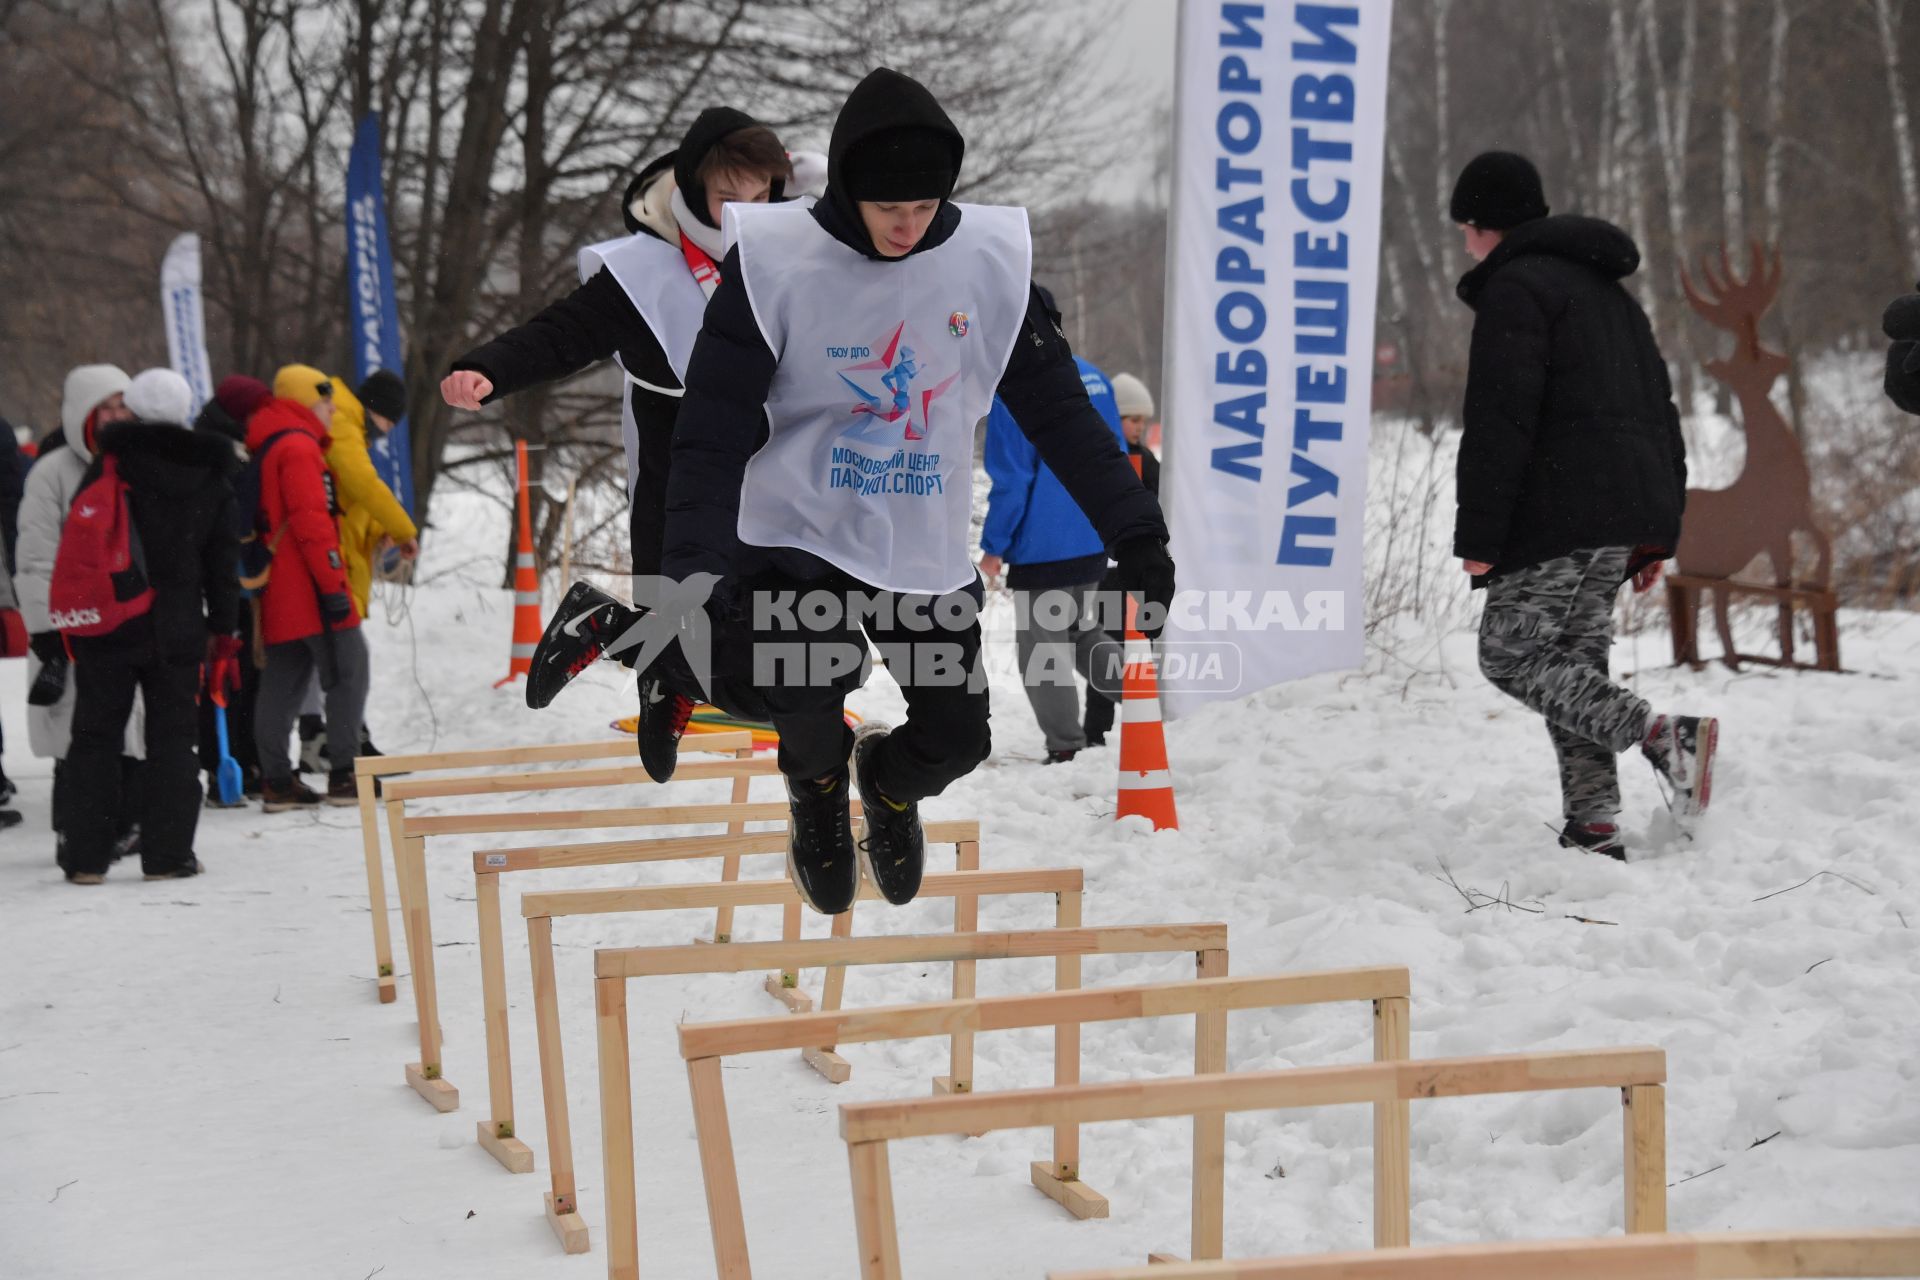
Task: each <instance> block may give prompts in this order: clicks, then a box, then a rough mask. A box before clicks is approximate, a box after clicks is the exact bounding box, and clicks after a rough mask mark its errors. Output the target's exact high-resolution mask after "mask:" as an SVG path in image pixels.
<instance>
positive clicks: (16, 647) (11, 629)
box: [0, 609, 27, 658]
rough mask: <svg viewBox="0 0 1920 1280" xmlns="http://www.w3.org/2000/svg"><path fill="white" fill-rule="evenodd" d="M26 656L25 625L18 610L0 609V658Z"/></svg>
mask: <svg viewBox="0 0 1920 1280" xmlns="http://www.w3.org/2000/svg"><path fill="white" fill-rule="evenodd" d="M26 656H27V624H26V623H25V622H24V621H22V620H21V618H20V611H19V610H18V609H0V658H24V657H26Z"/></svg>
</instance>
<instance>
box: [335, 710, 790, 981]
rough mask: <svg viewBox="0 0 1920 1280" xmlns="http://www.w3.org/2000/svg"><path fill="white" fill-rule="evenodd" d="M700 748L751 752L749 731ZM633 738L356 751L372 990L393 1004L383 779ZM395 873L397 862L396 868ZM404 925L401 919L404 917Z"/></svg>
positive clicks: (605, 749)
mask: <svg viewBox="0 0 1920 1280" xmlns="http://www.w3.org/2000/svg"><path fill="white" fill-rule="evenodd" d="M702 736H703V737H705V739H706V741H704V742H701V743H700V744H698V747H697V749H698V750H702V751H732V752H735V753H736V754H746V755H751V754H752V752H753V735H752V734H751V733H749V732H746V731H744V730H743V731H741V732H738V733H716V734H710V735H702ZM633 755H634V744H633V740H632V739H631V738H606V739H602V740H600V741H597V742H561V743H549V744H546V745H544V746H537V747H488V748H483V749H481V750H477V751H438V752H430V753H426V754H419V755H410V756H358V757H355V759H354V762H353V780H354V790H355V793H356V795H357V797H358V803H359V807H360V847H361V850H362V852H363V853H364V854H365V855H366V862H367V905H368V906H369V907H370V908H371V910H372V912H373V971H374V975H375V976H374V983H375V988H374V989H375V993H376V995H377V996H378V997H379V1000H380V1003H381V1004H392V1003H393V1001H394V998H395V997H396V995H397V994H398V991H397V988H396V985H395V980H394V970H393V940H392V937H391V935H390V933H389V931H388V928H387V883H386V874H385V872H384V870H383V869H382V868H381V865H380V819H379V816H378V815H379V812H380V806H379V797H380V794H381V791H382V790H383V787H382V784H381V779H382V778H387V777H391V776H392V775H393V774H396V773H409V774H411V773H430V772H438V771H444V770H454V769H505V768H511V767H513V766H515V765H526V764H555V763H564V762H566V761H572V760H613V759H627V760H630V759H632V758H633ZM395 873H396V879H397V876H398V868H397V867H396V868H395ZM403 925H404V921H403Z"/></svg>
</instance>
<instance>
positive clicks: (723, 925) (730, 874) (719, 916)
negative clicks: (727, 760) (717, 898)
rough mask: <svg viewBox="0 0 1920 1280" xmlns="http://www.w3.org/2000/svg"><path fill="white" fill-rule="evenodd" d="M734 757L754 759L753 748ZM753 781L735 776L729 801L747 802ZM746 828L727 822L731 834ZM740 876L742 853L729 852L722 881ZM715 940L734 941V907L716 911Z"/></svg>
mask: <svg viewBox="0 0 1920 1280" xmlns="http://www.w3.org/2000/svg"><path fill="white" fill-rule="evenodd" d="M733 758H734V759H736V760H751V759H753V748H752V747H742V748H740V750H738V751H736V752H734V753H733ZM752 781H753V779H752V778H751V777H749V776H748V775H746V774H741V775H740V776H739V777H737V778H735V779H734V780H733V794H732V795H731V796H729V797H727V798H728V801H729V802H730V803H732V804H745V803H746V802H747V790H748V785H749V784H750V783H751V782H752ZM746 829H747V824H746V823H744V822H729V823H728V824H727V834H728V835H730V836H737V835H741V834H743V833H744V832H745V831H746ZM739 878H740V855H739V854H729V855H727V856H726V857H724V858H722V859H720V880H721V883H723V884H732V883H733V882H734V881H736V880H738V879H739ZM713 940H714V941H715V942H716V943H726V942H732V941H733V908H732V907H730V906H728V907H721V908H719V909H718V910H717V911H716V912H715V913H714V917H713Z"/></svg>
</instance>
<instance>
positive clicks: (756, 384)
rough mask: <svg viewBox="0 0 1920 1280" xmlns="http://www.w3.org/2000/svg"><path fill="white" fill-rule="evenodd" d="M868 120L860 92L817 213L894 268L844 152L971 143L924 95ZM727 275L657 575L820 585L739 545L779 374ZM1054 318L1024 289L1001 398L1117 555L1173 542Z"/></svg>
mask: <svg viewBox="0 0 1920 1280" xmlns="http://www.w3.org/2000/svg"><path fill="white" fill-rule="evenodd" d="M914 87H915V88H918V86H914ZM922 92H924V91H922ZM866 107H867V104H865V103H863V102H862V101H861V94H860V92H859V91H857V90H856V92H855V93H854V95H853V96H851V97H849V98H848V100H847V103H846V105H845V106H844V107H843V108H842V109H841V113H840V118H839V119H838V120H837V121H836V122H835V124H834V129H833V138H832V142H831V144H830V145H829V148H828V153H827V192H826V195H825V196H823V197H822V198H821V200H820V202H819V203H818V204H816V205H814V207H813V217H814V220H815V221H816V222H818V223H819V224H820V227H821V229H822V230H824V231H825V232H826V233H827V234H828V235H830V236H832V237H833V238H834V239H836V240H838V241H840V242H841V243H842V244H844V245H846V246H847V247H848V248H851V249H853V250H855V251H856V252H859V253H861V254H864V255H866V256H867V257H869V258H873V259H876V260H878V261H883V262H884V261H893V259H888V258H886V257H885V256H884V255H882V254H880V253H878V252H876V251H875V250H874V248H873V243H872V241H871V239H870V238H869V237H868V235H867V231H866V225H865V224H864V223H863V222H862V221H861V220H860V216H859V213H858V211H857V209H856V208H855V206H854V205H853V203H852V202H851V201H850V200H848V199H847V198H846V196H845V194H844V192H845V190H846V184H845V182H844V180H843V175H842V172H841V165H842V162H843V160H844V159H845V156H846V153H847V150H848V149H849V148H850V147H851V146H852V145H853V144H854V143H856V142H858V141H859V140H860V139H861V138H863V137H865V136H867V135H868V134H871V133H873V132H877V131H879V130H882V129H887V128H892V127H896V126H899V125H907V124H912V125H920V126H923V127H927V128H935V129H941V130H943V131H946V132H947V133H948V134H949V135H950V137H951V138H952V140H953V144H954V154H955V157H956V160H957V158H958V156H959V154H960V152H961V150H962V146H963V144H962V141H961V138H960V136H959V133H958V131H957V130H955V129H954V128H953V125H952V122H951V121H949V120H948V119H947V117H946V114H945V113H944V112H943V111H941V110H940V108H939V105H938V104H937V103H935V102H933V100H932V98H931V96H930V95H929V96H926V98H925V100H924V102H922V103H916V102H914V101H912V100H910V99H909V100H906V101H901V100H899V99H898V98H897V97H896V98H895V100H894V101H893V102H891V103H884V102H883V103H880V104H877V107H878V109H875V110H867V109H866ZM960 217H961V214H960V210H959V209H957V208H955V207H954V206H953V205H952V204H951V203H945V202H943V203H942V204H941V206H940V209H939V211H938V212H937V213H936V214H935V215H934V220H933V223H932V225H930V226H929V227H928V229H927V233H926V235H925V236H923V237H922V238H921V240H920V242H919V244H917V245H915V246H914V248H913V250H912V253H924V252H926V251H927V250H929V249H933V248H936V247H938V246H940V245H942V244H945V243H946V242H947V241H948V240H950V239H952V238H953V233H954V231H955V230H956V229H957V228H958V227H959V225H960ZM908 256H909V257H910V256H912V254H909V255H908ZM902 260H904V259H902ZM720 275H721V282H720V287H719V289H718V290H716V291H715V292H714V295H713V298H712V300H711V301H709V302H708V303H707V313H706V318H705V320H704V321H703V322H702V324H701V326H700V337H699V339H698V341H696V342H695V344H694V349H693V358H692V360H691V361H690V362H689V363H688V366H687V393H686V398H685V399H684V400H683V401H682V402H681V406H680V419H679V422H678V424H677V425H676V426H675V428H674V435H673V468H672V476H671V478H670V480H669V482H668V486H667V530H666V534H667V538H666V553H665V557H664V559H663V562H662V570H661V571H662V572H663V573H664V574H665V575H666V576H668V577H670V578H678V579H682V580H684V579H686V578H688V577H690V576H691V575H693V574H695V573H700V572H706V573H714V574H718V575H720V576H722V577H731V578H734V579H736V580H738V579H742V578H747V577H751V576H753V575H755V574H757V573H759V572H762V571H764V570H767V569H772V570H774V571H775V572H778V573H781V574H784V575H786V576H790V577H794V578H799V579H802V580H808V579H812V578H817V577H823V576H825V575H826V574H827V573H828V572H830V571H831V566H829V565H828V564H827V563H826V562H825V561H823V560H821V559H819V558H818V557H816V556H813V555H811V554H809V553H806V552H803V551H798V550H795V549H792V548H761V547H747V546H745V545H743V544H742V543H741V541H740V538H739V533H738V529H739V523H740V490H741V486H742V484H743V483H744V480H745V476H746V470H747V463H748V461H749V460H751V459H752V457H753V455H754V454H755V453H757V452H758V451H759V449H760V447H761V446H762V445H763V444H765V443H766V441H767V436H768V425H767V417H766V402H767V394H768V391H769V390H770V389H771V387H772V385H773V376H774V372H775V370H776V369H777V368H778V367H779V362H778V360H777V359H776V358H775V356H774V354H773V351H772V349H771V348H769V347H768V346H767V342H766V339H765V338H764V337H763V336H762V335H761V333H760V325H759V322H758V321H757V320H755V319H754V315H753V307H752V304H751V303H750V302H749V301H748V299H747V288H746V284H745V282H744V281H743V280H742V279H741V274H740V251H739V249H738V248H735V249H734V250H733V251H732V252H731V253H729V254H728V255H727V260H726V262H725V263H724V264H723V265H722V266H721V269H720ZM1049 310H1050V309H1049V307H1048V306H1047V304H1046V301H1045V300H1044V299H1043V298H1042V297H1041V296H1040V293H1039V291H1038V290H1037V289H1034V288H1031V287H1030V288H1029V290H1028V296H1027V314H1026V317H1025V319H1024V320H1023V321H1022V323H1021V328H1020V336H1019V337H1018V338H1016V339H1015V340H1014V344H1013V352H1012V355H1011V356H1010V357H1009V358H1008V361H1007V368H1006V371H1005V373H1003V374H1002V375H1001V379H1000V386H999V395H1000V399H1001V400H1002V401H1003V402H1004V403H1005V404H1006V406H1007V409H1008V410H1009V411H1010V412H1011V413H1012V415H1013V419H1014V421H1015V422H1017V423H1019V424H1020V429H1021V430H1022V431H1024V432H1026V434H1027V438H1028V439H1029V440H1031V441H1032V442H1033V444H1034V447H1035V448H1036V449H1037V450H1038V451H1039V453H1040V460H1041V461H1042V462H1045V463H1046V464H1047V466H1048V467H1050V468H1051V469H1052V471H1053V473H1054V475H1056V476H1058V477H1059V479H1060V482H1061V484H1063V485H1064V486H1066V490H1067V492H1068V493H1069V494H1070V495H1071V496H1072V497H1073V500H1074V502H1075V503H1076V504H1077V505H1078V506H1079V507H1080V509H1081V510H1082V511H1083V512H1085V513H1086V516H1087V519H1088V521H1089V522H1091V523H1092V525H1093V527H1094V530H1095V531H1096V532H1097V533H1099V535H1100V537H1101V540H1102V541H1104V542H1105V543H1106V544H1107V548H1108V550H1109V551H1112V550H1113V549H1115V548H1116V547H1118V546H1119V545H1120V544H1121V543H1123V542H1127V541H1129V540H1131V539H1133V538H1138V537H1154V538H1159V539H1160V540H1162V541H1165V540H1166V537H1167V526H1166V521H1165V519H1164V518H1163V517H1162V515H1161V513H1160V504H1159V502H1158V500H1156V499H1155V498H1154V496H1153V495H1152V494H1151V493H1149V492H1148V491H1147V490H1146V488H1145V487H1144V486H1143V485H1142V484H1141V483H1140V479H1139V477H1138V476H1136V475H1134V473H1133V464H1132V463H1131V462H1129V461H1128V460H1127V456H1126V454H1124V453H1122V452H1121V450H1120V444H1119V441H1118V440H1116V439H1115V438H1114V434H1113V428H1111V427H1109V426H1108V425H1107V423H1106V420H1105V419H1103V418H1102V417H1101V416H1100V414H1099V412H1098V411H1097V410H1095V409H1094V407H1093V403H1092V401H1090V400H1088V399H1087V389H1086V386H1085V384H1084V383H1082V382H1081V380H1080V367H1079V365H1077V364H1075V363H1074V359H1073V351H1072V350H1071V348H1069V347H1068V345H1067V340H1066V336H1065V335H1064V334H1062V333H1061V332H1060V328H1059V326H1058V325H1056V324H1055V323H1054V322H1053V321H1052V319H1051V318H1049V314H1048V313H1049Z"/></svg>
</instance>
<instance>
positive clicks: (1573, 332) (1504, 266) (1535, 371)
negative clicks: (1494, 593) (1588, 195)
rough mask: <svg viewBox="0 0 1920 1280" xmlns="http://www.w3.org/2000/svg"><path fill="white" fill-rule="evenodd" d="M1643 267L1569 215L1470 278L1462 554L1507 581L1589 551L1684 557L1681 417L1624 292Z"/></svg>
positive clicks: (1617, 239) (1615, 234)
mask: <svg viewBox="0 0 1920 1280" xmlns="http://www.w3.org/2000/svg"><path fill="white" fill-rule="evenodd" d="M1639 265H1640V251H1639V249H1638V248H1637V247H1636V246H1635V245H1634V243H1633V240H1632V239H1631V238H1630V237H1629V236H1628V235H1627V234H1626V233H1625V232H1624V231H1621V230H1620V229H1619V228H1618V227H1615V226H1612V225H1611V224H1609V223H1605V222H1601V221H1599V220H1598V219H1595V218H1582V217H1573V216H1562V217H1552V218H1542V219H1539V220H1537V221H1534V222H1528V223H1523V224H1522V225H1521V226H1518V227H1516V228H1514V229H1513V230H1512V231H1510V232H1508V233H1507V236H1506V238H1505V239H1504V240H1502V241H1501V242H1500V245H1499V247H1498V248H1496V249H1495V250H1494V251H1493V252H1492V253H1491V254H1489V255H1488V256H1487V259H1486V261H1484V262H1482V263H1481V264H1480V265H1478V266H1477V267H1475V268H1474V269H1473V270H1471V271H1469V272H1467V274H1466V275H1465V276H1463V277H1462V278H1461V280H1460V285H1459V290H1458V292H1459V295H1460V299H1461V301H1463V302H1465V303H1466V304H1467V305H1468V306H1469V307H1472V308H1473V310H1474V312H1475V318H1474V324H1473V347H1472V354H1471V357H1470V362H1469V365H1468V370H1467V400H1466V410H1465V414H1464V426H1465V432H1464V434H1463V436H1462V438H1461V441H1460V458H1459V465H1458V469H1457V473H1456V475H1457V490H1458V492H1457V498H1458V504H1459V506H1458V512H1457V514H1456V516H1455V520H1454V535H1453V553H1454V554H1455V555H1456V556H1458V557H1460V558H1461V559H1463V560H1482V561H1486V562H1487V563H1489V564H1491V565H1493V566H1494V572H1495V573H1496V574H1498V573H1505V572H1509V571H1511V570H1514V569H1522V568H1525V567H1527V566H1528V565H1534V564H1539V563H1540V562H1541V561H1543V560H1551V559H1553V558H1554V557H1556V556H1562V555H1566V554H1567V553H1569V552H1571V551H1576V550H1579V549H1581V548H1585V547H1614V546H1625V547H1658V548H1662V549H1665V550H1668V551H1671V550H1672V548H1674V547H1675V546H1676V545H1677V544H1678V543H1679V540H1680V516H1681V511H1682V509H1683V508H1684V507H1685V505H1686V490H1687V457H1686V446H1685V444H1684V443H1683V442H1682V440H1681V436H1680V414H1679V411H1678V410H1677V409H1676V408H1675V407H1674V403H1673V387H1672V384H1671V382H1670V381H1669V379H1668V376H1667V366H1666V361H1665V360H1664V359H1662V358H1661V355H1660V348H1659V346H1658V344H1656V343H1655V341H1654V337H1653V329H1652V326H1651V325H1649V324H1648V322H1647V315H1646V312H1645V311H1643V310H1641V308H1640V304H1639V303H1638V302H1635V301H1634V299H1633V297H1632V296H1631V295H1630V294H1629V293H1628V292H1627V291H1626V289H1625V288H1624V287H1623V286H1622V285H1621V283H1620V281H1621V280H1623V279H1625V278H1626V277H1627V276H1630V275H1632V274H1633V273H1634V271H1635V270H1636V269H1638V267H1639ZM1646 558H1649V559H1650V558H1652V557H1651V556H1650V555H1649V556H1648V557H1646Z"/></svg>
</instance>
